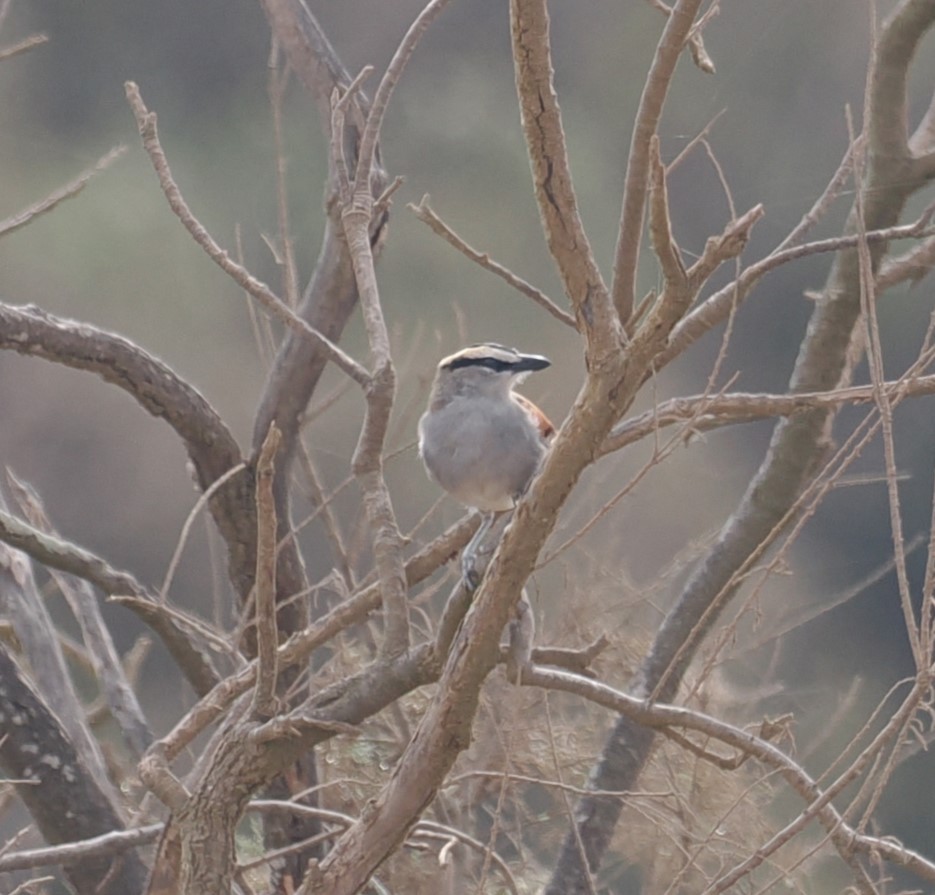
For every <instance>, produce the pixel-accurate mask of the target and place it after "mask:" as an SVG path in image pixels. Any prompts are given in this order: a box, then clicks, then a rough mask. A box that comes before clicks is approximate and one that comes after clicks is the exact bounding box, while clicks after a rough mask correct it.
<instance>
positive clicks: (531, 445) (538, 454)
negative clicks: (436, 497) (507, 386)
mask: <svg viewBox="0 0 935 895" xmlns="http://www.w3.org/2000/svg"><path fill="white" fill-rule="evenodd" d="M419 452H420V454H421V455H422V459H423V461H424V463H425V466H426V468H427V469H428V472H429V475H430V476H431V477H432V478H433V479H434V480H435V481H436V482H438V484H439V485H441V487H442V488H444V489H445V490H446V491H448V492H449V493H450V494H451V495H452V496H453V497H454V498H455V499H456V500H459V501H460V502H461V503H463V504H465V505H466V506H471V507H477V508H478V509H480V510H483V511H485V512H491V511H493V510H508V509H510V508H511V507H512V506H513V504H514V501H515V498H517V497H518V496H519V495H520V494H522V492H523V491H524V490H525V488H526V485H527V484H528V483H529V480H530V479H531V478H532V476H533V475H534V474H535V472H536V469H537V468H538V466H539V463H540V461H541V459H542V455H543V454H544V453H545V447H544V445H543V444H542V441H541V439H540V437H539V434H538V432H537V431H536V429H535V428H534V427H533V426H531V425H530V424H529V420H528V418H527V416H526V414H525V413H524V412H523V410H522V409H521V408H520V407H518V406H517V405H516V404H514V403H513V402H512V401H503V400H502V399H490V400H487V399H484V398H480V399H479V398H477V397H474V398H470V399H461V398H456V399H454V400H453V401H451V402H450V403H449V404H447V405H446V406H445V407H443V408H441V409H439V410H438V411H436V412H434V413H426V414H425V415H424V416H423V417H422V419H421V420H420V421H419Z"/></svg>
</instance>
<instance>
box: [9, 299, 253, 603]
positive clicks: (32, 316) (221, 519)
mask: <svg viewBox="0 0 935 895" xmlns="http://www.w3.org/2000/svg"><path fill="white" fill-rule="evenodd" d="M0 349H8V350H12V351H16V352H18V353H19V354H24V355H28V356H30V357H41V358H43V359H45V360H49V361H53V362H55V363H58V364H63V365H65V366H67V367H72V368H73V369H76V370H84V371H86V372H88V373H94V374H96V375H97V376H100V377H101V378H102V379H103V380H104V381H105V382H109V383H110V384H111V385H116V386H117V387H118V388H121V389H123V390H124V391H125V392H127V394H129V395H130V396H131V397H132V398H133V399H134V400H136V402H137V403H138V404H139V405H140V406H141V407H143V409H144V410H146V411H148V412H149V413H151V414H152V415H153V416H155V417H158V418H160V419H164V420H165V421H166V422H167V423H168V424H169V425H170V426H171V427H172V428H173V429H174V430H175V432H176V434H177V435H178V436H179V438H181V439H182V443H183V444H184V445H185V448H186V450H187V452H188V456H189V458H190V459H191V461H192V465H193V466H194V468H195V473H196V475H197V479H198V484H199V486H200V487H201V489H202V490H206V489H207V488H208V487H210V485H211V484H212V482H214V481H215V480H216V479H218V478H220V477H221V476H222V475H224V473H226V472H227V471H228V470H229V469H230V468H231V467H233V466H236V465H237V464H238V463H240V462H241V456H240V448H239V446H238V445H237V442H236V440H235V439H234V436H233V435H232V434H231V432H230V430H229V429H228V428H227V426H225V425H224V422H223V421H222V420H221V418H220V416H218V414H217V412H216V411H215V410H214V408H213V407H212V406H211V405H210V404H209V403H208V402H207V401H206V400H205V399H204V397H202V395H201V394H200V393H199V392H198V391H197V390H196V389H194V388H193V387H192V386H191V385H189V384H188V383H187V382H185V380H183V379H181V378H180V377H179V376H178V375H177V374H176V373H175V372H174V371H173V370H172V369H171V368H170V367H169V366H167V365H166V364H164V363H163V362H162V361H160V360H158V359H157V358H155V357H153V356H152V355H151V354H148V353H147V352H146V351H144V350H143V349H142V348H140V347H139V346H138V345H135V344H134V343H133V342H131V341H130V340H129V339H125V338H123V337H122V336H118V335H115V334H114V333H109V332H106V331H104V330H101V329H98V328H97V327H94V326H91V325H89V324H86V323H77V322H75V321H72V320H64V319H62V318H60V317H56V316H54V315H52V314H49V313H47V312H46V311H43V310H42V309H41V308H37V307H35V306H34V305H24V306H20V307H13V306H11V305H4V304H0ZM249 478H250V477H249V476H242V477H238V479H237V480H235V481H234V482H231V483H230V484H229V485H228V486H226V487H224V488H222V489H220V490H219V491H218V492H217V494H215V496H214V497H213V498H212V501H211V513H212V516H213V517H214V521H215V523H216V524H217V526H218V529H219V530H220V532H221V535H222V537H223V538H224V541H225V542H226V544H227V549H228V551H229V554H230V569H231V580H232V581H233V582H234V586H235V587H237V588H238V589H242V588H246V590H249V588H250V582H251V581H252V575H253V570H252V567H251V563H250V562H249V561H248V560H249V559H250V557H252V555H253V547H254V542H255V539H256V535H255V526H254V525H253V524H252V522H251V519H252V514H251V513H250V512H246V513H245V512H244V507H247V508H249V506H250V503H251V497H250V493H251V492H250V487H249V481H247V482H246V487H245V484H244V480H245V479H246V480H249Z"/></svg>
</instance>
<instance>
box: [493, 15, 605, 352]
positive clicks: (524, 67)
mask: <svg viewBox="0 0 935 895" xmlns="http://www.w3.org/2000/svg"><path fill="white" fill-rule="evenodd" d="M510 28H511V31H512V35H513V65H514V68H515V72H516V91H517V94H518V95H519V104H520V113H521V115H522V121H523V131H524V134H525V137H526V149H527V152H528V153H529V160H530V164H531V166H532V176H533V185H534V187H535V195H536V200H537V201H538V203H539V217H540V219H541V221H542V227H543V230H544V231H545V238H546V242H547V244H548V246H549V251H550V252H551V253H552V258H553V260H554V261H555V265H556V267H557V268H558V273H559V276H560V277H561V279H562V285H563V286H564V287H565V294H566V295H567V296H568V298H569V300H570V301H571V303H572V307H573V308H574V312H575V319H576V321H577V326H578V329H579V330H580V331H581V332H583V333H585V334H586V335H587V338H588V345H589V346H590V348H591V350H594V349H595V348H596V347H597V346H601V349H600V350H601V351H602V352H605V353H606V352H615V351H617V350H618V347H619V344H620V342H621V341H622V340H623V333H622V330H621V328H620V325H619V320H618V319H617V316H616V315H615V314H614V313H613V309H612V307H611V305H610V296H609V294H608V291H607V286H606V285H605V284H604V280H603V278H602V277H601V273H600V270H599V269H598V267H597V262H596V261H595V259H594V253H593V251H592V250H591V246H590V244H589V242H588V237H587V234H586V233H585V231H584V225H583V224H582V222H581V216H580V214H579V212H578V202H577V198H576V196H575V190H574V185H573V184H572V179H571V169H570V167H569V163H568V150H567V147H566V145H565V134H564V130H563V128H562V114H561V109H560V108H559V105H558V97H557V95H556V93H555V86H554V84H553V77H552V76H553V68H552V52H551V47H550V44H549V13H548V9H547V6H546V3H545V0H511V3H510Z"/></svg>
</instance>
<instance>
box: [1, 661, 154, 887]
mask: <svg viewBox="0 0 935 895" xmlns="http://www.w3.org/2000/svg"><path fill="white" fill-rule="evenodd" d="M0 680H2V681H3V686H2V687H0V716H2V717H3V718H5V719H11V720H12V719H19V721H18V723H15V722H14V723H6V724H4V735H3V737H0V760H2V762H3V767H4V769H5V770H6V772H7V773H9V774H10V775H11V776H13V777H15V778H17V779H19V780H23V781H27V782H26V783H25V785H22V786H19V787H18V788H17V790H18V791H17V794H18V795H19V797H20V798H21V799H22V801H23V803H24V804H25V805H26V806H27V808H28V809H29V812H30V814H31V815H32V817H33V819H34V821H35V824H36V826H37V827H38V829H39V831H40V832H41V833H42V835H43V836H44V838H45V839H46V841H49V842H66V841H69V840H72V839H85V838H90V837H94V836H99V835H102V834H106V833H111V832H113V831H114V830H119V829H121V828H122V827H123V822H122V820H121V818H120V815H119V814H118V812H117V810H116V808H115V806H114V804H113V803H112V802H111V800H110V798H109V796H108V795H107V794H106V793H105V791H103V790H102V789H101V784H100V781H99V780H96V778H95V775H94V774H93V773H92V771H91V769H90V768H89V767H88V766H87V764H86V762H85V755H84V753H82V752H80V751H78V750H76V748H75V746H74V744H73V742H72V741H71V738H70V736H69V735H68V733H66V731H65V729H64V728H63V727H62V724H61V722H60V721H59V718H58V717H57V716H56V714H55V713H53V712H52V711H51V710H50V708H49V706H48V705H47V704H46V702H45V701H44V700H43V699H42V697H41V696H40V695H39V694H38V693H37V692H36V691H35V689H34V688H33V685H32V684H31V682H30V681H29V680H27V678H26V676H25V675H24V674H23V672H22V670H21V669H20V667H19V666H18V665H17V664H16V662H14V661H13V659H12V658H11V657H10V656H9V654H8V652H7V648H6V646H5V645H4V644H2V643H0ZM65 769H67V773H66V772H65ZM66 874H67V876H68V879H69V882H70V883H71V884H72V886H73V887H74V889H75V891H76V892H81V893H89V892H101V893H102V895H122V893H126V892H141V891H142V890H143V886H144V884H145V880H146V868H145V866H144V865H143V863H142V861H141V860H140V859H139V858H138V857H137V856H136V855H135V854H133V853H132V852H131V853H128V854H125V855H124V856H123V859H122V860H121V861H120V862H118V866H116V867H112V866H111V861H110V860H109V859H108V858H107V857H103V858H99V857H83V858H82V859H81V860H80V861H78V862H76V863H74V864H69V866H68V867H66Z"/></svg>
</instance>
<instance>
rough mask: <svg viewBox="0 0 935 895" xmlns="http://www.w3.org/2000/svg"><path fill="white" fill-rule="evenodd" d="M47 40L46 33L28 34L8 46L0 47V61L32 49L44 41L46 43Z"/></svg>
mask: <svg viewBox="0 0 935 895" xmlns="http://www.w3.org/2000/svg"><path fill="white" fill-rule="evenodd" d="M48 40H49V37H48V35H47V34H42V33H39V34H30V35H29V37H27V38H25V39H23V40H21V41H19V42H18V43H15V44H13V45H12V46H10V47H3V48H2V49H0V62H3V61H4V60H5V59H12V58H13V57H14V56H19V55H20V53H27V52H29V50H32V49H34V48H35V47H39V46H42V44H44V43H48Z"/></svg>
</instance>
